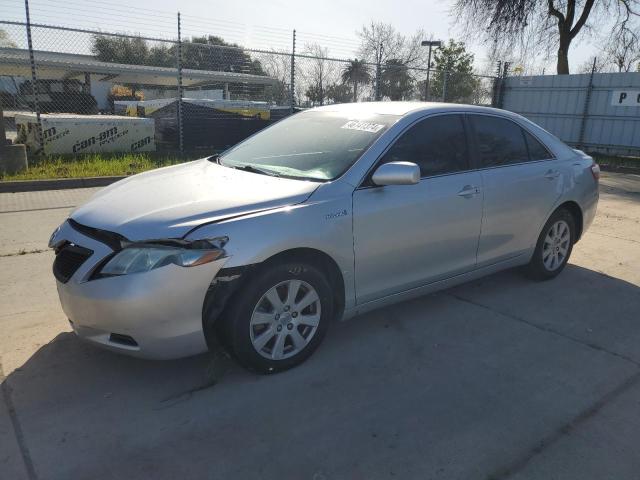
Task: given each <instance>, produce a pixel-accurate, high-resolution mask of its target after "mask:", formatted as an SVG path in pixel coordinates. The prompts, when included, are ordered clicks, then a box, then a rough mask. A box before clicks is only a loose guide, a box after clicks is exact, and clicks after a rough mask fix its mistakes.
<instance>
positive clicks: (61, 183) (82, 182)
mask: <svg viewBox="0 0 640 480" xmlns="http://www.w3.org/2000/svg"><path fill="white" fill-rule="evenodd" d="M123 178H127V177H126V176H117V177H89V178H59V179H51V180H15V181H10V182H2V181H0V193H15V192H36V191H40V190H64V189H68V188H89V187H106V186H107V185H111V184H112V183H114V182H117V181H118V180H122V179H123Z"/></svg>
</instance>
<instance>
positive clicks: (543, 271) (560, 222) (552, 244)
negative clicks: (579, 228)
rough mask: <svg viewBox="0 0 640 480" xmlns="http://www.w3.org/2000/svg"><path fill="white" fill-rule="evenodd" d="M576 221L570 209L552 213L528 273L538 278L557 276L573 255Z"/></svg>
mask: <svg viewBox="0 0 640 480" xmlns="http://www.w3.org/2000/svg"><path fill="white" fill-rule="evenodd" d="M575 225H576V222H575V219H574V217H573V215H572V214H571V212H569V211H568V210H565V209H560V210H557V211H556V212H554V214H553V215H551V218H549V220H548V221H547V223H546V224H545V226H544V228H543V229H542V232H541V233H540V236H539V237H538V243H537V244H536V249H535V252H534V253H533V257H532V258H531V262H530V263H529V265H527V273H528V274H529V275H530V276H531V277H533V278H535V279H537V280H548V279H551V278H554V277H556V276H557V275H558V274H559V273H560V272H561V271H562V270H563V269H564V267H565V265H566V264H567V262H568V261H569V257H570V256H571V251H572V250H573V244H574V243H575V239H576V226H575Z"/></svg>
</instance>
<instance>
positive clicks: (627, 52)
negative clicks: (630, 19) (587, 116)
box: [604, 22, 640, 72]
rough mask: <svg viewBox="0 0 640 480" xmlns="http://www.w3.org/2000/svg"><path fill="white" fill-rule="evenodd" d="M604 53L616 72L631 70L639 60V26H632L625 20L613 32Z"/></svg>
mask: <svg viewBox="0 0 640 480" xmlns="http://www.w3.org/2000/svg"><path fill="white" fill-rule="evenodd" d="M604 54H605V56H606V58H607V59H608V60H609V61H610V62H611V63H612V64H613V65H615V68H616V69H617V71H618V72H631V71H633V70H634V67H635V66H636V64H637V63H638V62H640V28H633V27H631V26H630V25H628V24H627V23H626V22H625V24H624V25H621V26H620V28H619V29H617V31H615V32H614V35H613V36H612V37H611V42H610V43H609V45H608V46H607V47H606V49H605V51H604Z"/></svg>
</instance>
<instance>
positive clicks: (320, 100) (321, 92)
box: [304, 85, 327, 105]
mask: <svg viewBox="0 0 640 480" xmlns="http://www.w3.org/2000/svg"><path fill="white" fill-rule="evenodd" d="M304 94H305V95H306V97H307V98H308V99H309V101H310V102H311V105H324V98H325V96H326V95H327V92H326V90H325V89H324V88H322V87H321V86H320V85H310V86H309V87H308V88H307V90H306V91H305V92H304Z"/></svg>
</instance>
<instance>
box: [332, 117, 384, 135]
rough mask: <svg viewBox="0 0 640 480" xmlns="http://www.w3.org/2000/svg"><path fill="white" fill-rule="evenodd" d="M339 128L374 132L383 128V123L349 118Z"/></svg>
mask: <svg viewBox="0 0 640 480" xmlns="http://www.w3.org/2000/svg"><path fill="white" fill-rule="evenodd" d="M340 128H346V129H347V130H360V131H361V132H369V133H376V132H379V131H380V130H382V129H383V128H384V125H380V124H379V123H370V122H361V121H359V120H349V121H348V122H347V123H345V124H344V125H343V126H342V127H340Z"/></svg>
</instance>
